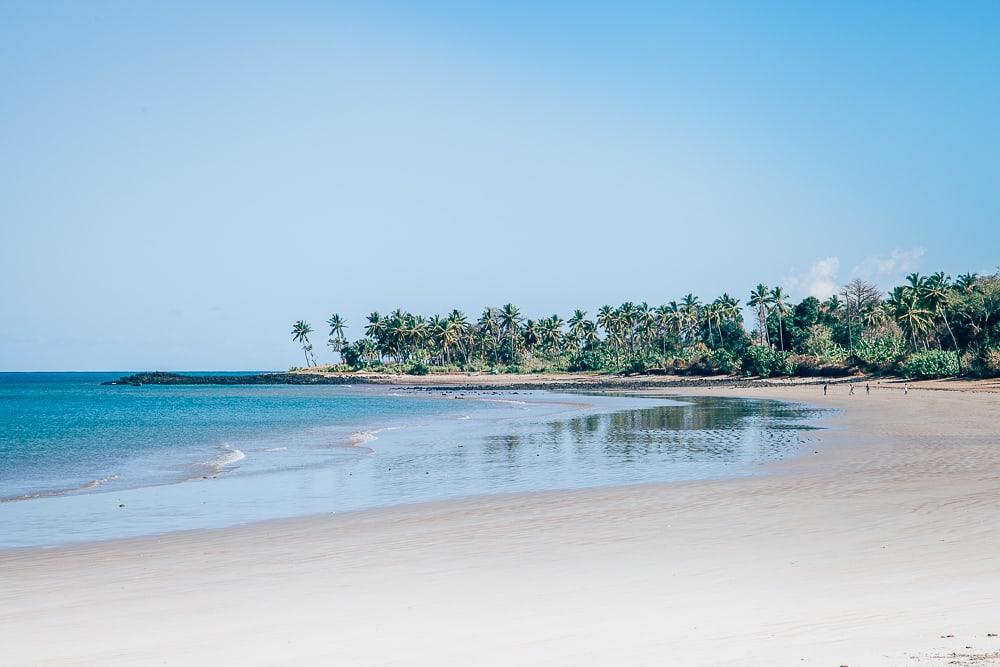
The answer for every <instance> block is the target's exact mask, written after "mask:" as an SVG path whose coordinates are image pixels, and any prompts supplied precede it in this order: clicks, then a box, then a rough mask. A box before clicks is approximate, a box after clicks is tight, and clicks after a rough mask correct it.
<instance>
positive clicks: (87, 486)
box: [0, 475, 118, 503]
mask: <svg viewBox="0 0 1000 667" xmlns="http://www.w3.org/2000/svg"><path fill="white" fill-rule="evenodd" d="M116 479H118V475H108V476H107V477H102V478H100V479H94V480H91V481H89V482H86V483H84V484H81V485H80V486H74V487H72V488H69V489H50V490H47V491H35V492H33V493H25V494H22V495H20V496H9V497H6V498H0V503H13V502H17V501H18V500H32V499H34V498H52V497H54V496H65V495H69V494H71V493H76V492H77V491H89V490H91V489H96V488H97V487H99V486H102V485H104V484H107V483H108V482H113V481H115V480H116Z"/></svg>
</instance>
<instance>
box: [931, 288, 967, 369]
mask: <svg viewBox="0 0 1000 667" xmlns="http://www.w3.org/2000/svg"><path fill="white" fill-rule="evenodd" d="M952 289H953V288H952V285H951V276H947V275H945V274H944V273H942V272H940V271H939V272H937V273H935V274H933V275H931V277H930V278H928V279H927V280H926V281H925V282H924V301H925V302H926V303H927V307H928V308H929V309H930V310H931V311H932V312H933V313H934V314H935V315H937V316H938V317H939V318H941V321H942V322H943V323H944V328H945V329H946V330H947V331H948V335H949V336H951V344H952V345H953V346H954V348H955V356H956V357H957V358H958V372H959V373H961V372H962V353H961V351H960V350H959V349H958V341H957V340H956V339H955V332H954V331H952V328H951V323H950V322H949V321H948V306H949V305H950V304H951V299H952Z"/></svg>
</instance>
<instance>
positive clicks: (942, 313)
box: [292, 273, 1000, 377]
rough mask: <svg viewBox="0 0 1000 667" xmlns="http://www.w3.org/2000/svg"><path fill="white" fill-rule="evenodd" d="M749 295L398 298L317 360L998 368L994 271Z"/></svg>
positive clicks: (919, 370) (999, 310)
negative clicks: (436, 304) (436, 311)
mask: <svg viewBox="0 0 1000 667" xmlns="http://www.w3.org/2000/svg"><path fill="white" fill-rule="evenodd" d="M746 306H747V307H748V308H749V310H750V312H752V314H753V317H752V320H753V322H752V329H750V330H748V329H747V326H746V324H745V321H744V308H743V305H741V303H740V300H739V299H737V298H734V297H732V296H730V295H729V294H722V295H720V296H719V297H717V298H715V299H713V300H711V301H707V302H702V301H701V299H700V298H699V297H697V296H695V295H694V294H688V295H686V296H684V297H683V298H682V299H681V300H680V301H670V302H669V303H667V304H664V305H659V306H651V305H649V304H647V303H638V304H637V303H631V302H626V303H623V304H621V305H619V306H610V305H605V306H602V307H601V308H599V309H598V310H597V311H596V313H594V315H593V317H590V316H589V313H588V312H587V311H584V310H575V311H573V313H572V315H570V316H569V317H568V319H565V320H564V319H563V318H562V317H560V316H559V315H557V314H555V315H550V316H548V317H540V318H534V319H533V318H528V317H525V316H524V315H523V314H522V313H521V311H520V309H519V308H518V307H517V306H515V305H513V304H507V305H504V306H500V307H487V308H485V309H484V310H483V311H482V313H481V314H480V315H479V317H478V318H477V319H474V320H473V319H471V318H469V317H468V316H467V315H466V314H465V313H463V312H462V311H460V310H453V311H451V312H450V313H449V314H447V315H432V316H429V317H426V316H423V315H419V314H414V313H410V312H407V311H404V310H401V309H397V310H394V311H392V312H391V313H388V314H386V315H382V314H380V313H377V312H373V313H371V314H370V315H368V318H367V321H366V322H365V324H364V335H363V336H362V337H360V338H358V339H357V340H354V341H349V340H348V339H347V337H346V336H345V330H346V327H347V323H346V322H345V321H344V320H343V318H342V317H340V316H339V315H336V314H334V315H333V316H332V317H330V319H329V320H328V321H327V324H328V326H329V336H328V341H327V345H328V346H329V348H330V349H331V351H332V352H333V353H334V354H336V355H338V356H339V358H340V363H338V364H334V365H329V366H327V367H325V370H344V371H346V370H362V369H369V370H386V371H391V372H409V373H426V372H431V371H436V370H442V371H443V370H470V371H494V372H540V371H601V372H618V373H620V372H631V373H641V372H671V373H691V374H720V373H745V374H748V375H761V376H774V375H794V374H801V375H838V374H845V373H849V372H852V371H859V370H860V371H866V372H885V373H888V372H892V373H902V374H905V375H908V376H916V377H937V376H947V375H958V374H974V375H980V376H997V375H1000V274H993V275H987V276H979V275H976V274H972V273H970V274H965V275H961V276H959V277H958V278H957V279H956V280H952V279H951V277H950V276H948V275H946V274H944V273H934V274H932V275H929V276H922V275H920V274H918V273H913V274H910V275H909V276H907V279H906V282H905V283H903V284H902V285H898V286H896V287H894V288H893V289H892V290H891V291H889V292H888V293H883V292H881V291H880V290H879V289H878V288H877V287H876V286H875V285H873V284H871V283H869V282H866V281H863V280H854V281H852V282H850V283H848V284H847V285H844V286H843V287H842V288H841V289H840V291H839V292H838V293H837V294H835V295H833V296H831V297H829V298H828V299H825V300H822V301H821V300H819V299H817V298H815V297H808V298H805V299H803V300H801V301H799V302H798V303H794V302H792V301H791V300H790V299H789V297H788V295H787V294H786V293H785V291H784V290H783V289H782V288H781V287H774V288H770V287H768V286H767V285H763V284H759V285H757V286H756V287H755V288H754V289H753V290H751V291H750V293H749V295H748V298H747V301H746ZM312 333H313V329H312V327H311V326H310V325H309V323H307V322H305V321H303V320H300V321H298V322H296V323H295V324H294V325H293V327H292V338H293V340H295V341H296V342H298V343H299V344H300V345H301V347H302V352H303V356H304V358H305V364H306V366H307V367H317V365H318V364H317V361H316V357H315V354H314V352H313V346H312V343H311V342H310V338H309V336H310V334H312Z"/></svg>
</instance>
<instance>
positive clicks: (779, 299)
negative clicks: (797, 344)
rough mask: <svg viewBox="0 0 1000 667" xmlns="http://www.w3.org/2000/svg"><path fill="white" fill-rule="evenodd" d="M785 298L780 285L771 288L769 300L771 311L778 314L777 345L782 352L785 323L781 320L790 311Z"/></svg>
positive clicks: (783, 348) (783, 349)
mask: <svg viewBox="0 0 1000 667" xmlns="http://www.w3.org/2000/svg"><path fill="white" fill-rule="evenodd" d="M786 298H787V297H786V295H785V292H784V290H782V289H781V288H780V287H775V288H774V289H773V290H771V295H770V298H769V300H770V302H771V306H772V309H771V311H772V312H773V313H776V314H777V316H778V345H779V347H780V348H781V351H782V352H784V351H785V325H784V323H783V320H784V318H785V316H786V315H788V313H789V312H790V311H791V309H790V308H789V307H788V304H787V303H785V299H786Z"/></svg>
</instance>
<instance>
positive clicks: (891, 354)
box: [854, 336, 906, 371]
mask: <svg viewBox="0 0 1000 667" xmlns="http://www.w3.org/2000/svg"><path fill="white" fill-rule="evenodd" d="M905 354H906V343H905V342H904V341H903V339H902V338H900V337H898V336H878V337H877V338H866V339H864V340H862V341H861V342H859V343H858V344H857V345H856V346H855V347H854V356H855V358H857V360H858V361H860V362H861V363H862V364H863V365H864V366H865V367H866V368H867V369H868V370H872V371H888V370H892V369H893V368H895V366H896V364H898V363H899V361H900V360H901V359H902V358H903V356H904V355H905Z"/></svg>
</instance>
